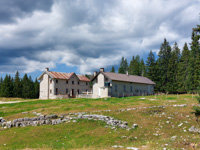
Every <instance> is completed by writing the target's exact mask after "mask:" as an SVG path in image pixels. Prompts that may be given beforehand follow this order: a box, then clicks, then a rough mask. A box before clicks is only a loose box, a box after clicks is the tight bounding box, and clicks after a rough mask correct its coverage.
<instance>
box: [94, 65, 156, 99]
mask: <svg viewBox="0 0 200 150" xmlns="http://www.w3.org/2000/svg"><path fill="white" fill-rule="evenodd" d="M91 81H92V84H93V89H92V91H93V95H92V97H93V98H102V97H124V96H134V95H152V94H154V85H155V83H154V82H153V81H151V80H150V79H148V78H146V77H141V76H135V75H128V73H127V74H120V73H112V72H104V68H101V69H100V71H99V73H97V72H94V77H93V78H92V80H91Z"/></svg>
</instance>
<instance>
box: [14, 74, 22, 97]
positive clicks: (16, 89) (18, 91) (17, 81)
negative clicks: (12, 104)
mask: <svg viewBox="0 0 200 150" xmlns="http://www.w3.org/2000/svg"><path fill="white" fill-rule="evenodd" d="M13 90H14V91H13V93H14V97H21V95H22V94H21V93H22V88H21V81H20V77H19V72H18V71H17V72H16V74H15V81H14V88H13Z"/></svg>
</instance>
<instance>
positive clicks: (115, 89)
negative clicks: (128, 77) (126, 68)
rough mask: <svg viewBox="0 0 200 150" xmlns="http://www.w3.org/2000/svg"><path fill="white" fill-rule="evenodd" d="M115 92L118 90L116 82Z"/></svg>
mask: <svg viewBox="0 0 200 150" xmlns="http://www.w3.org/2000/svg"><path fill="white" fill-rule="evenodd" d="M115 92H117V85H116V84H115Z"/></svg>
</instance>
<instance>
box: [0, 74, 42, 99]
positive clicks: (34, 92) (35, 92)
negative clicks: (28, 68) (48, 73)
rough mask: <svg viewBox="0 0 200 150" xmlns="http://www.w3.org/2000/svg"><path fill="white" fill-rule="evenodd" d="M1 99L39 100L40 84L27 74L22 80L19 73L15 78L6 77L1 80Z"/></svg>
mask: <svg viewBox="0 0 200 150" xmlns="http://www.w3.org/2000/svg"><path fill="white" fill-rule="evenodd" d="M0 97H19V98H39V82H38V81H37V79H35V81H33V80H32V78H31V76H29V77H28V75H27V74H25V75H24V77H23V78H22V79H21V78H20V76H19V72H18V71H17V72H16V74H15V77H14V78H13V77H11V76H10V75H6V76H5V78H4V79H3V78H2V77H1V79H0Z"/></svg>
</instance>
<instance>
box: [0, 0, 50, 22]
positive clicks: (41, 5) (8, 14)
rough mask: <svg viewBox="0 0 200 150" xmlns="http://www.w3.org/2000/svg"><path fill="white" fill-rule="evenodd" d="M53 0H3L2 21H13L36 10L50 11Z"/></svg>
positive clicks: (1, 6) (1, 4) (1, 2)
mask: <svg viewBox="0 0 200 150" xmlns="http://www.w3.org/2000/svg"><path fill="white" fill-rule="evenodd" d="M52 4H53V0H1V1H0V23H3V24H6V23H12V22H15V21H16V18H22V17H25V16H27V15H31V14H32V12H33V11H35V10H41V11H46V12H49V11H50V10H51V7H52Z"/></svg>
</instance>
